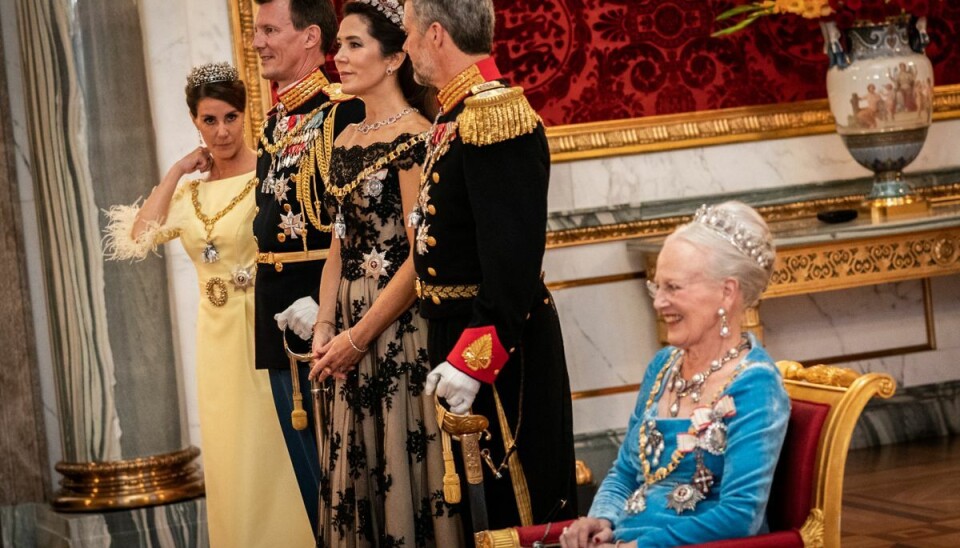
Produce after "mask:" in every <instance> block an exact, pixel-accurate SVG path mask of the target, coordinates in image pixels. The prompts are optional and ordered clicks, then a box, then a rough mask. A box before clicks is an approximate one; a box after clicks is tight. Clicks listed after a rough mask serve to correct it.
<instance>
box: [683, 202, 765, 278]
mask: <svg viewBox="0 0 960 548" xmlns="http://www.w3.org/2000/svg"><path fill="white" fill-rule="evenodd" d="M693 222H695V223H699V224H701V225H703V226H705V227H706V228H708V229H710V230H711V231H712V232H713V233H714V234H716V235H717V236H720V237H721V238H723V239H724V240H726V241H727V242H729V243H730V244H731V245H733V247H735V248H737V249H738V250H739V251H740V252H741V253H743V254H744V255H746V256H747V257H749V258H751V259H753V260H754V261H756V262H757V264H759V265H760V267H761V268H763V269H764V270H770V268H771V267H772V266H773V259H774V257H775V254H774V251H773V245H772V244H771V242H770V239H769V238H764V237H762V236H756V235H754V234H751V233H750V231H749V230H747V228H746V227H745V226H744V225H743V224H742V223H739V222H737V221H736V219H734V217H733V215H732V214H731V213H730V212H729V211H727V210H725V209H721V208H718V207H714V206H708V205H706V204H704V205H702V206H700V207H699V208H697V212H696V213H694V215H693Z"/></svg>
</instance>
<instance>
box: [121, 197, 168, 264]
mask: <svg viewBox="0 0 960 548" xmlns="http://www.w3.org/2000/svg"><path fill="white" fill-rule="evenodd" d="M140 201H141V200H140V199H138V200H137V201H136V202H134V203H133V205H115V206H111V207H110V209H108V210H107V211H105V212H104V213H105V214H106V216H107V226H106V227H105V228H104V229H103V232H104V234H103V243H102V245H103V257H104V259H106V260H108V261H142V260H144V259H146V258H147V254H148V253H151V252H152V253H154V254H156V252H157V248H158V247H160V245H161V244H163V243H165V242H169V241H170V240H173V239H174V238H178V237H179V236H180V229H178V228H173V227H168V226H166V225H165V224H164V223H160V222H157V221H150V222H149V223H147V226H146V227H145V228H144V230H143V232H141V233H140V236H139V237H137V238H136V239H134V238H133V225H134V224H135V223H136V221H137V214H138V213H140Z"/></svg>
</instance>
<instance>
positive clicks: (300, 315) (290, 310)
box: [273, 297, 320, 341]
mask: <svg viewBox="0 0 960 548" xmlns="http://www.w3.org/2000/svg"><path fill="white" fill-rule="evenodd" d="M318 308H320V307H319V306H317V303H316V301H314V300H313V298H311V297H300V298H299V299H297V300H295V301H293V304H291V305H290V306H288V307H287V309H286V310H284V311H283V312H281V313H279V314H274V316H273V319H274V320H277V327H279V328H280V329H281V330H283V329H290V330H291V331H293V332H294V333H296V334H297V336H298V337H300V338H301V339H303V340H305V341H309V340H310V337H311V336H312V335H313V324H315V323H316V322H317V309H318Z"/></svg>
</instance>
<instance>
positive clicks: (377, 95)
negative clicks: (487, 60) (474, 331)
mask: <svg viewBox="0 0 960 548" xmlns="http://www.w3.org/2000/svg"><path fill="white" fill-rule="evenodd" d="M401 6H402V3H399V2H395V1H392V0H354V1H352V2H349V3H347V4H346V5H345V7H344V19H343V22H342V24H341V26H340V32H339V34H338V37H337V39H338V41H339V44H340V49H339V51H338V53H337V55H336V56H335V58H334V59H335V61H336V64H337V69H338V70H339V72H340V76H341V79H342V82H343V91H344V92H345V93H349V94H354V95H358V96H360V98H361V99H363V101H364V103H365V105H366V113H367V118H366V119H365V120H364V121H363V122H362V123H360V124H355V125H352V126H348V127H347V128H346V129H344V131H343V132H342V133H341V134H340V135H339V137H338V138H337V141H336V142H335V143H334V147H333V149H332V152H331V156H330V175H329V180H328V181H327V184H326V192H325V195H324V207H325V208H326V210H327V212H328V213H329V216H330V218H331V219H333V221H334V222H333V225H332V226H333V232H334V238H333V243H332V245H331V247H330V256H329V259H328V260H327V263H326V265H325V266H324V269H323V275H322V279H321V285H320V299H319V304H320V308H319V312H318V316H317V324H316V326H315V328H314V338H313V352H314V358H315V359H314V363H313V369H312V370H311V373H310V374H311V378H315V379H319V380H320V381H321V382H322V383H324V393H325V398H326V402H325V405H324V413H325V414H324V423H325V424H324V426H325V428H326V435H325V436H324V441H323V443H324V445H325V447H323V448H322V450H321V455H320V461H321V463H320V464H321V477H320V516H319V517H320V521H319V532H318V537H319V538H318V542H319V545H321V546H349V547H353V546H383V547H386V546H410V547H414V546H442V547H448V546H452V547H456V546H461V545H462V539H461V533H460V524H459V518H457V517H455V516H453V515H452V512H451V508H450V507H449V506H447V505H446V504H445V503H444V502H443V497H442V488H443V487H442V484H443V461H442V457H441V443H440V436H439V433H438V429H437V423H436V418H435V412H434V408H433V403H432V401H431V400H429V399H428V398H426V397H424V396H423V394H422V391H423V385H424V382H425V380H426V375H427V372H428V371H429V363H428V360H427V353H426V349H425V347H426V323H425V322H424V321H423V320H422V319H421V318H420V316H419V314H417V313H416V311H415V310H414V309H413V305H414V302H415V299H416V296H415V294H414V280H415V274H414V270H413V263H412V259H411V244H412V242H413V233H412V230H413V229H412V228H410V227H408V226H407V223H406V222H405V219H406V215H407V214H409V213H410V211H411V210H412V209H413V205H414V203H415V202H416V198H417V192H418V189H419V185H420V174H421V164H422V163H423V161H424V154H425V139H426V135H427V131H428V130H429V126H430V125H429V122H428V121H427V120H426V119H425V118H424V117H423V116H421V115H420V114H419V111H418V110H417V109H416V108H415V107H417V106H421V105H418V103H422V97H423V88H421V87H419V86H417V85H416V84H415V83H414V82H413V75H412V69H411V67H410V62H409V61H408V60H407V59H406V55H405V54H404V53H403V52H402V50H401V47H402V44H403V41H404V39H405V34H404V32H403V29H402V27H401V26H400V23H401V19H402V7H401Z"/></svg>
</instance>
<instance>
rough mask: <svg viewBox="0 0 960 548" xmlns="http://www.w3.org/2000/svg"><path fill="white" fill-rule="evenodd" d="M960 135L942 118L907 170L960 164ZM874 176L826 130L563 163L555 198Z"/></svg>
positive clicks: (694, 192) (572, 204)
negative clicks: (959, 143) (959, 149)
mask: <svg viewBox="0 0 960 548" xmlns="http://www.w3.org/2000/svg"><path fill="white" fill-rule="evenodd" d="M958 138H960V120H952V121H946V122H938V123H936V124H934V125H933V127H932V128H931V129H930V134H929V138H928V139H927V143H926V145H925V146H924V147H923V151H922V152H921V153H920V156H919V158H917V160H916V161H915V162H913V163H912V164H911V165H910V166H909V167H908V169H907V174H908V175H909V172H910V171H926V170H931V169H937V168H941V167H952V166H956V165H958V163H960V158H958V157H957V148H956V143H957V139H958ZM869 174H870V172H869V171H867V170H866V169H864V168H862V167H860V166H859V165H858V164H857V163H856V162H854V161H853V159H852V158H851V157H850V154H849V153H848V152H847V150H846V148H845V147H844V145H843V143H842V142H841V140H840V137H839V136H838V135H836V134H826V135H818V136H814V137H799V138H793V139H776V140H768V141H758V142H753V143H738V144H733V145H721V146H714V147H701V148H690V149H683V150H675V151H668V152H655V153H649V154H638V155H632V156H617V157H612V158H602V159H596V160H584V161H579V162H569V163H562V164H555V165H554V166H553V172H552V176H551V180H550V185H551V186H550V202H549V204H550V210H551V211H568V210H571V209H587V208H596V207H603V206H607V205H616V204H639V203H642V202H646V201H653V200H666V199H670V198H685V197H694V196H700V195H704V194H720V193H723V192H737V191H745V190H753V189H768V188H776V187H780V186H784V185H796V184H805V183H813V182H821V181H830V180H836V179H852V178H856V177H866V176H868V175H869Z"/></svg>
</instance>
